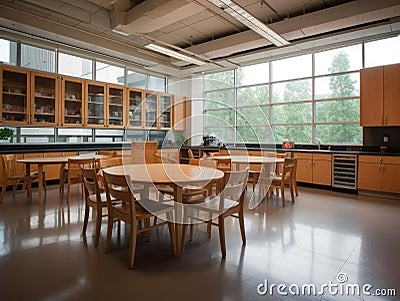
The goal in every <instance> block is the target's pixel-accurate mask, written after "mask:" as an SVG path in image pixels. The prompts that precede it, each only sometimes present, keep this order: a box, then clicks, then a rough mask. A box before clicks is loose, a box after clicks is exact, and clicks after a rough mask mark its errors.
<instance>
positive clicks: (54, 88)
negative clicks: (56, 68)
mask: <svg viewBox="0 0 400 301" xmlns="http://www.w3.org/2000/svg"><path fill="white" fill-rule="evenodd" d="M59 84H60V81H59V76H58V75H54V74H45V73H39V72H32V73H31V85H32V86H31V91H32V92H31V94H32V95H31V96H32V98H31V100H32V101H31V122H30V123H31V124H33V125H43V124H46V125H49V126H57V125H59V121H58V116H59V107H58V106H59V93H60V87H59Z"/></svg>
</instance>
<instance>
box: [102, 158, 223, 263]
mask: <svg viewBox="0 0 400 301" xmlns="http://www.w3.org/2000/svg"><path fill="white" fill-rule="evenodd" d="M104 170H105V171H106V172H107V173H110V174H114V175H129V176H130V177H131V180H132V182H134V183H140V184H151V185H156V184H168V185H171V186H172V187H174V190H175V195H176V199H175V201H176V202H175V219H174V224H175V237H176V240H175V241H176V250H177V255H178V256H179V255H180V254H182V245H183V244H182V240H183V234H182V224H183V218H182V217H183V204H182V189H183V187H184V186H185V185H189V184H190V185H193V184H194V185H201V186H203V185H204V186H205V185H206V184H208V183H210V182H211V181H215V180H220V179H222V178H223V177H224V172H222V171H221V170H218V169H215V168H211V167H202V166H196V165H186V164H170V163H167V164H163V163H156V164H128V165H123V166H113V167H108V168H105V169H104ZM145 186H147V187H149V185H145ZM147 194H148V192H147Z"/></svg>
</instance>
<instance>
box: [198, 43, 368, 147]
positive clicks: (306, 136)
mask: <svg viewBox="0 0 400 301" xmlns="http://www.w3.org/2000/svg"><path fill="white" fill-rule="evenodd" d="M361 50H362V47H361V45H355V46H350V47H344V48H341V49H334V50H329V51H325V52H320V53H315V54H307V55H302V56H298V57H292V58H288V59H282V60H278V61H273V62H271V63H270V64H269V66H270V68H271V73H272V81H271V82H269V83H267V84H263V85H259V83H260V82H268V77H267V76H265V78H263V79H259V78H255V79H254V82H251V81H248V79H246V81H244V80H243V79H244V78H246V77H245V76H244V74H243V72H245V71H246V68H245V67H243V68H239V69H237V70H235V71H231V72H229V71H225V72H221V73H215V74H212V75H207V76H206V77H205V83H206V92H205V94H204V95H205V98H204V99H205V114H206V118H205V120H206V122H205V130H206V131H209V130H210V129H213V128H214V127H222V124H221V122H217V121H216V120H213V119H211V118H207V115H211V114H212V116H216V115H218V120H219V121H221V120H224V121H225V123H226V124H229V123H230V124H231V128H232V130H231V132H235V131H236V135H233V134H232V133H231V132H229V135H228V136H227V137H224V136H222V137H224V138H228V137H230V138H231V139H232V140H231V141H230V142H234V141H236V142H261V143H266V142H267V141H269V140H268V139H269V137H268V135H267V134H265V133H268V131H266V130H265V128H264V127H265V126H266V125H269V124H270V125H271V128H272V133H273V136H274V139H275V142H276V143H281V142H282V141H285V140H290V141H295V142H296V143H312V142H313V141H314V139H315V138H318V139H319V140H320V141H321V142H322V143H334V144H361V143H362V130H361V127H360V125H359V120H360V108H359V106H360V101H359V95H360V91H359V81H360V80H359V68H360V66H361V62H362V60H361V58H362V53H361ZM313 56H314V60H313ZM313 61H314V62H313ZM313 64H314V65H313ZM264 66H265V65H264ZM264 66H263V67H264ZM267 66H268V65H267ZM251 68H252V69H253V70H257V68H256V67H254V66H252V67H251ZM259 68H261V67H259ZM249 69H250V68H249ZM312 70H315V71H316V74H318V75H317V76H313V75H312ZM231 74H234V76H236V81H237V82H238V83H239V85H238V86H236V87H235V88H234V89H228V90H227V89H226V87H228V86H229V85H231V83H233V82H234V78H235V77H231ZM262 74H264V73H261V74H260V76H262ZM265 74H268V72H265ZM224 80H227V82H226V83H225V84H224V83H223V81H224ZM215 83H218V84H215ZM243 83H245V84H246V86H241V85H240V84H243ZM211 90H212V91H211ZM227 91H229V93H227ZM211 96H212V97H211ZM210 98H213V99H219V101H218V102H212V101H211V102H210ZM224 106H228V107H231V106H232V110H227V109H226V108H225V109H223V108H224ZM211 110H219V111H218V114H216V113H211ZM213 122H216V123H215V124H214V123H213ZM227 132H228V129H227V128H225V127H224V131H219V133H221V135H222V134H226V133H227ZM264 139H265V140H264Z"/></svg>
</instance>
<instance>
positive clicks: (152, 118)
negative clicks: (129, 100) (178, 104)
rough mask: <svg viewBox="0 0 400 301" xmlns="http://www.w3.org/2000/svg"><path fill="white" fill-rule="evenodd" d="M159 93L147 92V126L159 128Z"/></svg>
mask: <svg viewBox="0 0 400 301" xmlns="http://www.w3.org/2000/svg"><path fill="white" fill-rule="evenodd" d="M157 98H158V97H157V93H155V92H150V91H149V92H146V99H145V106H146V112H145V116H146V120H145V125H146V128H157V127H158V126H157V113H158V110H157Z"/></svg>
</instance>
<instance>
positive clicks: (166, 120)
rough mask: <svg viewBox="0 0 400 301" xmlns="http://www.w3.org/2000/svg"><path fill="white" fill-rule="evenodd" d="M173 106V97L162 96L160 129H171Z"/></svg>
mask: <svg viewBox="0 0 400 301" xmlns="http://www.w3.org/2000/svg"><path fill="white" fill-rule="evenodd" d="M171 106H172V95H168V94H160V112H159V121H160V125H159V127H160V128H161V129H166V128H171V125H172V122H171V116H172V115H171V112H172V110H171Z"/></svg>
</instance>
